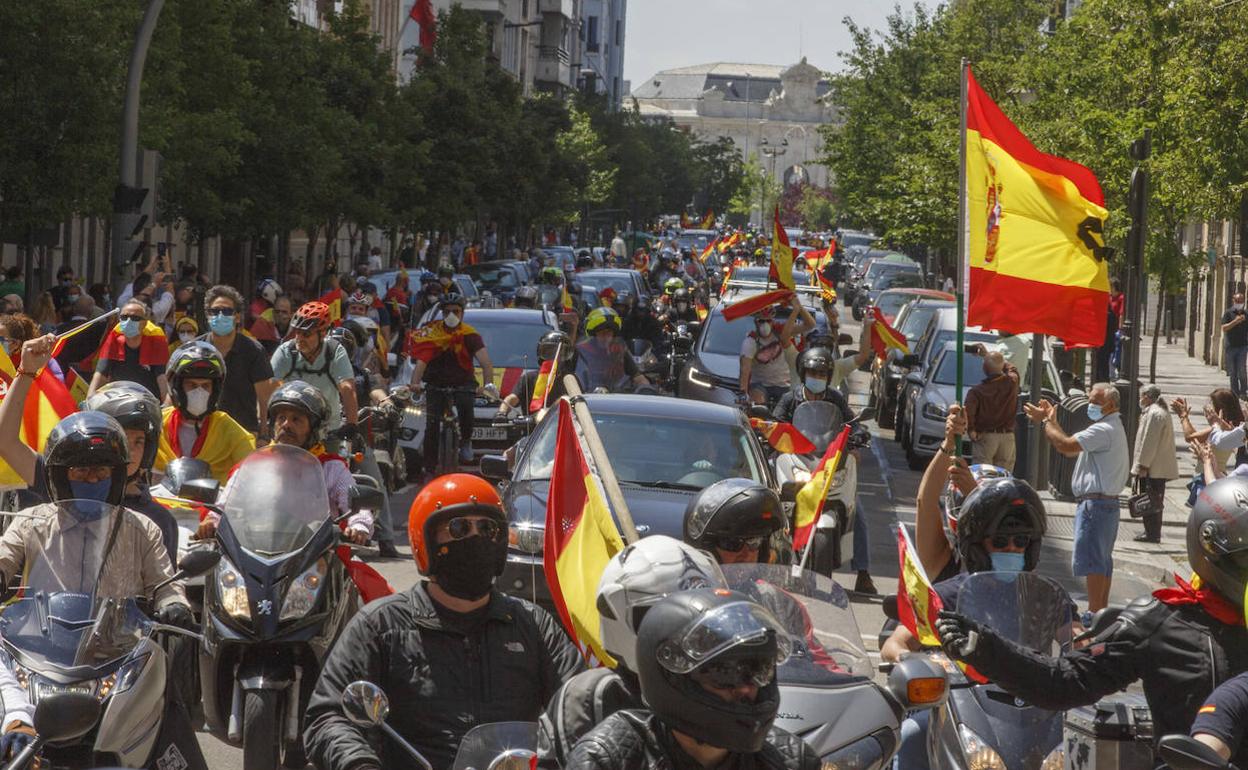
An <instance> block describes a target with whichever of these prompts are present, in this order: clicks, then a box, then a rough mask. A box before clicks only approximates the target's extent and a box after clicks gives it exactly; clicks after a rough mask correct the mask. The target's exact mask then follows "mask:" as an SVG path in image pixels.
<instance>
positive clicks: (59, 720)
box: [4, 692, 100, 770]
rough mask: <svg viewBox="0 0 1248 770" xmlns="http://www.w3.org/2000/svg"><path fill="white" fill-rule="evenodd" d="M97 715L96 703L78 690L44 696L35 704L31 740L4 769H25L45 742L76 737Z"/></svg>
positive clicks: (98, 711) (78, 737)
mask: <svg viewBox="0 0 1248 770" xmlns="http://www.w3.org/2000/svg"><path fill="white" fill-rule="evenodd" d="M99 718H100V702H99V701H98V700H96V699H95V696H93V695H87V694H86V693H81V692H58V693H53V694H51V695H48V696H47V697H45V698H44V699H43V700H41V701H40V702H39V705H38V706H36V707H35V724H34V727H35V739H34V740H33V741H31V742H30V743H29V744H28V745H27V746H26V748H24V749H22V750H21V751H20V752H18V755H17V756H16V757H14V758H13V760H12V761H10V762H9V763H8V764H7V765H5V767H4V770H27V769H28V768H30V767H32V766H33V764H34V759H35V757H37V756H39V753H40V752H42V751H43V747H44V746H47V745H50V744H52V745H55V744H65V743H71V742H73V741H76V740H79V739H80V738H82V736H84V735H86V734H87V733H89V732H90V731H91V728H93V727H95V723H96V722H97V721H98V720H99Z"/></svg>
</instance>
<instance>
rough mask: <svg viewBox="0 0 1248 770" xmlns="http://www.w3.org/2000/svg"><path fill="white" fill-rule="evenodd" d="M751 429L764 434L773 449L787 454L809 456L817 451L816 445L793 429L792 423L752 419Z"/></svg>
mask: <svg viewBox="0 0 1248 770" xmlns="http://www.w3.org/2000/svg"><path fill="white" fill-rule="evenodd" d="M750 427H751V428H753V429H754V430H756V431H758V432H759V433H760V434H762V436H763V438H765V439H767V443H768V444H771V447H772V449H775V450H776V451H777V452H783V453H785V454H800V455H808V454H810V453H811V452H814V451H815V445H814V444H812V443H810V439H808V438H806V437H805V436H803V435H802V433H801V431H799V430H798V429H797V428H794V427H793V424H792V423H788V422H775V421H772V420H764V419H761V418H759V417H751V418H750Z"/></svg>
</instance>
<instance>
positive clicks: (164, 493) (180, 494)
mask: <svg viewBox="0 0 1248 770" xmlns="http://www.w3.org/2000/svg"><path fill="white" fill-rule="evenodd" d="M220 488H221V483H220V482H219V481H217V480H216V479H215V478H213V475H212V468H211V467H210V466H209V465H208V463H206V462H204V461H203V460H198V459H196V458H194V457H178V458H175V459H173V460H170V461H169V464H168V465H167V466H166V467H165V475H164V478H162V479H161V480H160V483H159V484H154V485H152V487H151V490H150V491H151V495H152V497H153V498H155V499H156V501H157V502H158V503H160V504H161V505H164V506H165V507H166V508H168V509H169V512H170V513H172V514H173V518H174V519H175V520H176V521H177V522H178V554H177V558H178V563H179V564H181V563H182V560H183V559H185V558H186V555H187V554H188V553H190V552H191V551H192V550H195V549H197V548H201V547H203V546H204V545H205V544H204V543H203V542H202V541H200V540H198V539H197V535H198V532H199V522H200V518H199V516H200V511H201V510H202V509H203V508H205V507H207V508H214V507H215V504H216V502H217V494H218V493H219V492H220ZM183 586H184V587H185V588H186V598H187V601H189V602H190V603H191V609H192V610H193V611H194V612H195V616H196V617H199V616H200V611H201V610H202V609H203V606H204V576H203V575H197V576H195V577H193V578H188V579H187V580H186V581H185V582H184V583H183Z"/></svg>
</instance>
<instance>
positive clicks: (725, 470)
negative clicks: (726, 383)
mask: <svg viewBox="0 0 1248 770" xmlns="http://www.w3.org/2000/svg"><path fill="white" fill-rule="evenodd" d="M556 422H557V420H554V419H546V420H544V421H543V422H542V426H541V428H539V430H538V435H536V436H535V437H534V438H533V447H532V449H531V450H530V451H529V453H528V456H527V457H526V458H525V463H524V465H523V466H522V467H521V468H520V469H519V472H518V473H517V480H520V481H532V480H545V479H549V478H550V469H551V466H552V465H553V463H554V456H555V434H556V433H557V431H556V430H555V428H556V427H557V426H556V425H555V423H556ZM594 426H595V427H596V428H597V429H598V435H599V436H600V437H601V438H602V443H603V448H604V449H606V452H607V456H608V457H610V458H611V466H612V468H613V469H614V470H615V476H616V478H618V479H619V480H620V483H622V484H663V483H667V484H674V485H681V486H690V487H696V488H697V489H702V488H703V487H705V486H707V485H709V484H713V483H715V482H716V481H719V480H721V479H726V478H744V479H750V480H752V481H757V482H758V483H760V484H766V483H767V478H766V475H765V473H764V472H763V469H762V466H761V464H760V463H759V462H758V457H757V456H756V454H755V452H754V451H753V448H752V446H751V441H752V437H751V436H750V435H749V433H748V432H747V431H746V430H745V429H744V428H742V427H741V426H740V425H736V424H725V423H718V422H702V421H698V420H684V419H678V418H667V417H665V418H663V419H655V417H654V415H648V414H627V415H625V414H602V413H600V412H595V413H594Z"/></svg>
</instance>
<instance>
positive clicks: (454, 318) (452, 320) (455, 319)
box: [442, 313, 459, 329]
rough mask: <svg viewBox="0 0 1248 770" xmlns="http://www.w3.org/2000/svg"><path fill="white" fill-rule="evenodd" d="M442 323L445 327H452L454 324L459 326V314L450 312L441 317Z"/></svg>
mask: <svg viewBox="0 0 1248 770" xmlns="http://www.w3.org/2000/svg"><path fill="white" fill-rule="evenodd" d="M442 323H444V324H446V325H447V328H450V329H454V328H455V327H456V326H459V316H458V315H456V314H454V313H452V314H450V315H448V316H447V317H446V318H443V319H442Z"/></svg>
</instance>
